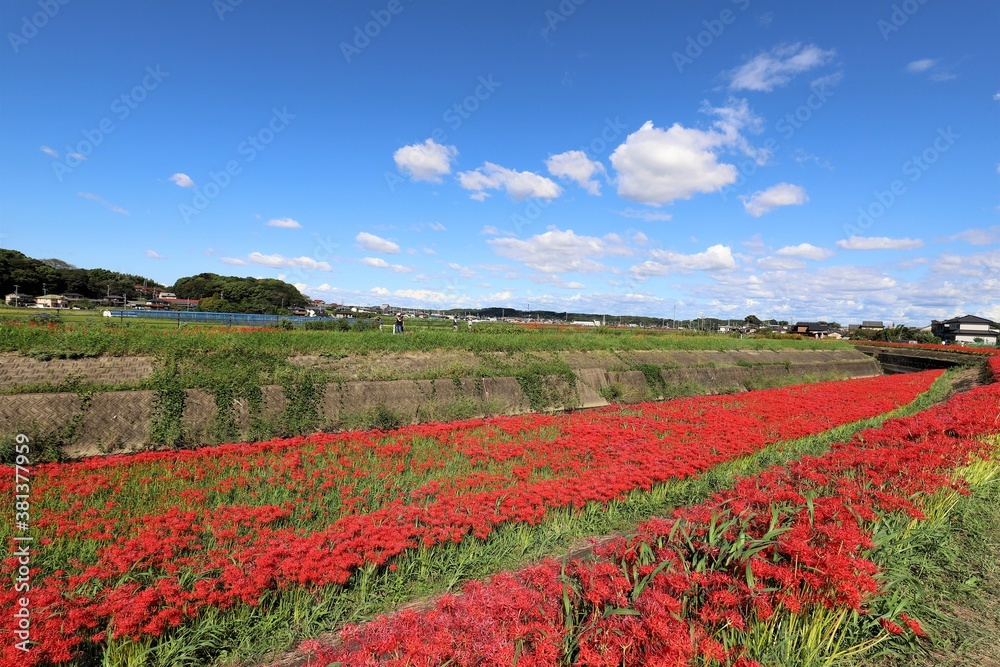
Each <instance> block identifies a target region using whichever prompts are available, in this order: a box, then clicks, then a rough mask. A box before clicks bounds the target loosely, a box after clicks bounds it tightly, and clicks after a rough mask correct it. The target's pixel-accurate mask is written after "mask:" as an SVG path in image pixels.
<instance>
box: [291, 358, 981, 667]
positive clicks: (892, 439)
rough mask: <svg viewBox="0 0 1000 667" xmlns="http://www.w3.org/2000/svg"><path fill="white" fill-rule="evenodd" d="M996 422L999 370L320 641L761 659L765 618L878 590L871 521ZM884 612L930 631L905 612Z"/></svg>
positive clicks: (951, 465)
mask: <svg viewBox="0 0 1000 667" xmlns="http://www.w3.org/2000/svg"><path fill="white" fill-rule="evenodd" d="M998 362H1000V356H998V357H994V358H993V359H991V362H990V363H991V366H992V368H993V370H994V372H1000V363H998ZM996 433H1000V384H991V385H988V386H985V387H979V388H976V389H973V390H971V391H969V392H967V393H965V394H960V395H957V396H955V397H953V398H951V399H950V400H949V401H948V402H947V403H945V404H942V405H939V406H936V407H934V408H931V409H929V410H927V411H924V412H921V413H919V414H917V415H915V416H913V417H909V418H901V419H895V420H890V421H888V422H886V423H885V425H884V426H883V427H882V428H879V429H869V430H866V431H863V432H861V433H859V434H858V435H857V436H855V437H854V438H853V439H852V440H851V441H850V442H847V443H840V444H837V445H834V447H833V448H832V449H831V451H830V452H829V453H828V454H826V455H824V456H821V457H806V458H803V459H801V460H799V461H797V462H795V463H792V464H791V465H788V466H787V467H774V468H772V469H769V470H767V471H765V472H763V473H761V474H759V475H757V476H754V477H750V478H746V479H742V480H740V481H739V482H738V483H737V484H736V486H735V488H733V489H731V490H727V491H724V492H721V493H718V494H716V495H715V496H713V497H712V498H711V499H709V500H708V501H706V502H704V503H702V504H699V505H695V506H691V507H687V508H683V509H680V510H678V511H676V512H675V513H674V516H673V517H672V518H671V519H659V520H653V521H650V522H648V523H646V524H644V525H642V526H640V528H639V534H638V536H637V537H635V538H632V539H628V540H626V539H619V540H616V541H614V542H612V543H610V544H607V545H604V546H601V547H599V548H597V549H596V550H595V555H596V558H595V559H573V560H570V561H568V562H566V563H563V564H561V563H559V562H558V561H555V560H547V561H545V562H542V563H540V564H538V565H534V566H532V567H529V568H526V569H523V570H520V571H518V572H516V573H513V574H503V575H500V576H497V577H494V578H493V579H492V580H490V581H487V582H485V583H476V584H474V585H469V586H466V588H465V589H464V591H463V593H462V594H461V595H459V596H447V597H445V598H443V599H442V600H441V601H440V602H439V603H438V604H437V606H436V608H435V609H434V610H433V611H430V612H427V613H423V614H418V613H414V612H403V613H400V614H396V615H392V616H388V617H382V618H380V619H378V620H376V621H374V622H372V623H369V624H366V625H363V626H354V627H349V628H346V629H345V630H343V631H342V633H341V643H340V644H339V645H337V646H335V647H322V646H319V645H318V644H316V643H315V642H313V643H312V644H311V646H310V648H312V649H313V650H312V654H313V664H327V663H329V662H340V663H342V664H344V665H349V666H375V665H385V666H391V665H399V666H402V665H412V666H420V665H439V664H445V663H447V664H452V665H509V664H513V662H514V658H515V657H516V658H517V664H518V665H522V664H523V665H554V664H557V659H558V660H564V659H565V658H567V657H569V658H572V659H573V661H574V664H581V665H584V664H585V665H609V666H611V665H615V666H617V665H681V664H690V662H691V661H693V660H695V659H700V660H705V661H707V662H712V661H713V660H717V661H722V662H724V663H725V664H730V665H734V666H739V667H750V666H753V665H757V664H758V663H757V662H756V661H754V660H753V659H752V656H748V655H747V651H746V647H745V645H744V641H743V640H744V638H745V637H746V636H747V634H746V633H747V630H748V629H749V628H752V626H753V624H754V623H757V622H764V621H767V619H769V618H771V617H772V616H773V615H774V614H778V613H791V614H795V613H799V612H801V611H803V610H805V609H807V608H810V607H813V606H816V605H821V606H824V607H827V608H848V609H855V610H864V605H865V603H866V601H868V600H870V599H871V597H872V596H873V595H876V594H878V593H879V578H878V572H877V568H876V566H875V565H874V564H873V563H872V562H871V561H870V560H868V559H867V558H866V552H868V551H869V550H871V549H872V548H873V544H872V539H871V538H872V531H873V527H874V526H875V525H876V523H877V522H878V521H879V520H880V518H882V517H884V516H886V515H888V514H890V513H899V512H902V513H905V514H906V515H909V516H910V517H913V518H915V519H920V518H921V517H922V514H921V512H920V509H919V500H920V499H921V498H925V497H927V496H928V495H929V494H933V493H935V492H937V491H939V490H941V489H944V488H957V489H959V490H962V485H961V482H955V481H953V480H952V478H951V471H953V470H955V469H956V468H958V467H960V466H962V465H964V464H967V463H968V462H969V461H970V460H972V459H973V458H974V457H976V456H980V455H984V454H986V453H987V452H988V451H989V447H988V446H987V445H986V444H984V442H983V441H982V440H981V439H980V437H981V436H983V435H986V434H996ZM879 620H880V622H881V624H882V627H883V628H884V629H885V630H886V631H887V632H890V633H894V634H899V633H903V632H904V631H905V628H909V630H910V631H912V632H914V633H915V634H918V635H920V634H923V630H922V628H921V627H920V624H919V623H918V622H917V621H916V620H914V619H912V618H909V617H907V616H906V615H905V614H901V615H900V616H899V618H898V619H893V618H882V619H879ZM904 626H905V628H904ZM558 664H562V663H561V662H559V663H558Z"/></svg>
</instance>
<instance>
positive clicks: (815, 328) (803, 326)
mask: <svg viewBox="0 0 1000 667" xmlns="http://www.w3.org/2000/svg"><path fill="white" fill-rule="evenodd" d="M789 333H797V334H802V335H803V336H810V337H812V338H826V336H827V335H828V334H829V333H830V327H828V326H827V325H825V324H821V323H819V322H796V323H795V326H793V327H792V329H791V331H789Z"/></svg>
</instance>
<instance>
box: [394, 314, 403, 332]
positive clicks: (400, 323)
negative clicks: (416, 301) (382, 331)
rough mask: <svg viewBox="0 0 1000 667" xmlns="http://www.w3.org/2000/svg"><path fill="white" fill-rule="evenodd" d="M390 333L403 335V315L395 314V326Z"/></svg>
mask: <svg viewBox="0 0 1000 667" xmlns="http://www.w3.org/2000/svg"><path fill="white" fill-rule="evenodd" d="M392 333H394V334H401V333H403V313H396V324H395V326H394V327H393V330H392Z"/></svg>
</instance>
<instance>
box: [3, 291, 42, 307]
mask: <svg viewBox="0 0 1000 667" xmlns="http://www.w3.org/2000/svg"><path fill="white" fill-rule="evenodd" d="M5 301H6V303H7V305H8V306H30V305H32V304H34V303H35V297H33V296H31V295H30V294H24V293H22V292H11V293H10V294H8V295H7V298H6V299H5Z"/></svg>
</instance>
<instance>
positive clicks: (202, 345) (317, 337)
mask: <svg viewBox="0 0 1000 667" xmlns="http://www.w3.org/2000/svg"><path fill="white" fill-rule="evenodd" d="M78 312H82V311H78ZM25 316H26V315H25V311H24V310H23V309H22V310H19V311H15V313H14V314H11V310H10V309H7V310H0V321H4V322H9V321H11V320H14V319H19V318H24V317H25ZM67 318H69V319H67ZM76 318H80V319H79V320H76ZM64 323H65V324H64V325H61V326H57V327H54V328H52V329H50V328H48V327H45V326H9V325H7V324H4V325H3V326H2V327H0V352H9V351H16V352H20V353H21V354H28V355H42V354H49V355H53V356H55V357H58V356H60V355H65V354H77V355H81V356H99V355H110V356H127V355H154V356H161V355H163V354H165V353H167V352H175V353H178V354H204V353H216V352H225V351H238V352H243V353H256V352H269V353H276V354H278V355H283V356H291V355H296V354H325V355H330V356H336V355H365V354H370V353H373V352H419V351H423V352H428V351H433V350H465V351H470V352H507V353H511V352H528V351H566V350H577V351H584V352H586V351H594V350H607V351H617V350H659V349H665V350H734V349H753V350H765V349H838V348H840V349H846V348H848V347H849V345H848V344H847V343H842V342H836V341H817V340H780V339H764V338H760V339H757V338H744V339H742V340H741V339H739V338H736V337H732V336H728V335H720V334H702V335H693V334H684V333H676V332H664V331H656V330H637V329H613V328H592V329H574V328H572V327H565V328H554V327H553V328H540V329H529V328H527V327H524V326H517V325H510V324H504V323H489V324H487V323H483V324H477V325H476V327H475V328H474V329H473V331H471V332H468V331H462V330H460V331H459V332H458V333H455V332H453V331H451V327H450V326H449V325H445V324H442V323H441V322H437V321H431V320H409V321H407V329H408V332H407V334H405V335H402V336H394V335H392V334H390V333H388V332H387V331H386V332H381V333H380V332H378V331H364V332H340V331H305V330H293V331H258V332H244V331H239V327H235V328H234V330H229V329H228V327H224V326H217V325H206V324H182V325H181V327H180V328H178V327H177V326H176V324H174V323H170V322H163V321H156V320H131V321H124V322H119V321H118V320H117V319H115V318H101V317H93V316H83V315H79V314H77V313H73V314H70V315H66V316H64Z"/></svg>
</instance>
